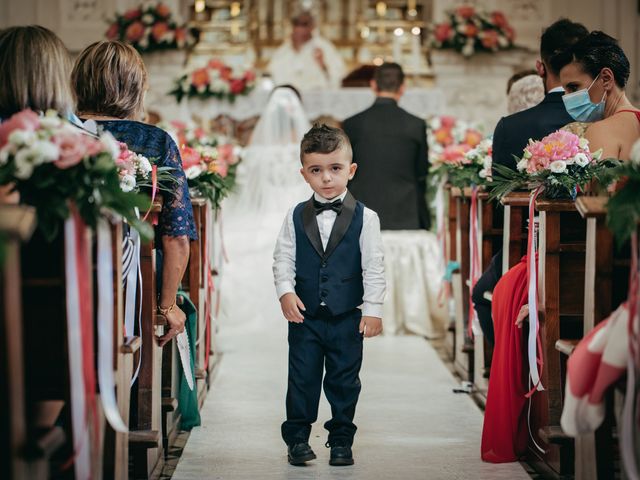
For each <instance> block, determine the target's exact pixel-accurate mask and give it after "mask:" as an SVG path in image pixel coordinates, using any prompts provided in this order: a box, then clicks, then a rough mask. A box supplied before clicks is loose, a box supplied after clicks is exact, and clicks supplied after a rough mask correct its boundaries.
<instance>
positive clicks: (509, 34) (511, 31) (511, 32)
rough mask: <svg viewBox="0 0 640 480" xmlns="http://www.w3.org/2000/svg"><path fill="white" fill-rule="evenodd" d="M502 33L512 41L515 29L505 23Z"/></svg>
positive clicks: (514, 36)
mask: <svg viewBox="0 0 640 480" xmlns="http://www.w3.org/2000/svg"><path fill="white" fill-rule="evenodd" d="M503 30H504V34H505V35H506V36H507V39H508V40H509V41H510V42H511V43H513V41H514V40H515V38H516V31H515V30H514V29H513V27H511V26H510V25H507V26H505V27H504V28H503Z"/></svg>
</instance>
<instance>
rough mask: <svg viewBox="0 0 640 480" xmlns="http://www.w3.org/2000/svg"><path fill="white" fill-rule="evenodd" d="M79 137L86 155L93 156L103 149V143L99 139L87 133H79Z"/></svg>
mask: <svg viewBox="0 0 640 480" xmlns="http://www.w3.org/2000/svg"><path fill="white" fill-rule="evenodd" d="M81 137H82V143H83V146H84V149H85V155H86V156H89V157H93V156H95V155H98V154H99V153H102V152H103V151H104V145H103V144H102V142H100V140H96V139H95V138H93V137H90V136H89V135H81Z"/></svg>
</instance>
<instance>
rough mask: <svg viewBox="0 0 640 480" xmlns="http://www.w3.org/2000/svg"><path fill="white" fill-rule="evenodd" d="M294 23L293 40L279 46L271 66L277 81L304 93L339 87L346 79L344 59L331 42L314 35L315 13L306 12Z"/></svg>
mask: <svg viewBox="0 0 640 480" xmlns="http://www.w3.org/2000/svg"><path fill="white" fill-rule="evenodd" d="M291 23H292V24H293V31H292V32H291V38H290V39H288V40H285V42H284V43H283V44H282V45H281V46H280V47H278V49H277V50H276V51H275V52H274V54H273V57H272V59H271V62H270V63H269V67H268V70H269V73H270V74H271V78H272V79H273V82H274V83H275V84H276V85H287V84H288V85H293V86H294V87H296V88H297V89H298V90H302V91H305V90H321V89H329V88H339V87H340V84H341V81H342V78H343V77H344V76H345V65H344V60H343V59H342V57H341V56H340V53H339V52H338V50H337V49H336V47H335V46H334V45H333V44H332V43H331V42H330V41H329V40H326V39H324V38H322V37H321V36H320V35H319V34H317V33H316V32H314V28H315V21H314V19H313V16H312V15H311V13H309V12H306V11H305V12H302V13H300V14H298V15H296V16H295V17H293V18H292V19H291Z"/></svg>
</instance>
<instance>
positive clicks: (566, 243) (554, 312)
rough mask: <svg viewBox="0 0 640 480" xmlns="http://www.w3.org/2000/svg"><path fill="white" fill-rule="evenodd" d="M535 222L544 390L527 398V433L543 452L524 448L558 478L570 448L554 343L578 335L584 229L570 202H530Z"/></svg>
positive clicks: (569, 465) (567, 469) (567, 468)
mask: <svg viewBox="0 0 640 480" xmlns="http://www.w3.org/2000/svg"><path fill="white" fill-rule="evenodd" d="M536 210H537V212H538V213H539V217H540V226H539V254H538V255H539V267H538V292H539V293H538V296H539V299H540V300H539V302H540V304H539V318H540V337H541V343H542V353H543V357H544V367H543V370H542V375H541V380H542V385H543V386H544V387H545V390H544V391H542V392H536V393H535V394H534V396H533V397H532V413H531V430H532V433H533V435H534V436H535V437H536V442H537V443H538V444H540V445H542V446H543V448H544V449H545V453H544V454H541V453H540V452H539V451H537V449H536V448H535V446H533V445H530V448H529V459H530V461H531V462H532V463H534V464H536V463H538V462H544V463H545V464H546V465H548V466H549V467H550V468H552V469H553V471H554V472H556V473H557V474H560V475H564V474H568V473H572V471H573V442H572V441H570V439H567V438H566V437H565V436H564V435H563V434H562V432H561V429H560V428H559V425H560V415H561V413H562V395H563V391H562V373H561V362H560V353H559V352H558V351H557V350H556V349H555V345H556V342H557V341H558V340H559V339H561V338H563V339H567V340H576V339H579V338H581V337H582V335H583V313H584V291H583V289H582V288H575V287H573V286H576V285H583V282H584V278H585V249H586V245H585V237H586V226H585V223H584V221H583V220H582V218H581V217H580V214H579V213H578V212H577V210H576V207H575V204H574V202H573V201H571V200H544V199H539V200H537V201H536ZM530 443H531V442H530Z"/></svg>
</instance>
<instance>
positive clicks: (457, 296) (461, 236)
mask: <svg viewBox="0 0 640 480" xmlns="http://www.w3.org/2000/svg"><path fill="white" fill-rule="evenodd" d="M451 196H452V197H453V198H454V199H455V215H456V225H455V245H456V261H457V262H458V263H459V264H460V270H459V271H458V272H456V273H454V274H453V278H452V290H453V298H454V300H455V306H456V307H455V308H456V327H455V328H456V341H455V344H456V352H455V360H454V367H455V369H456V372H457V373H458V375H460V377H461V378H462V380H468V381H470V382H473V381H474V378H473V374H474V358H475V354H474V349H473V341H472V340H471V339H470V338H469V336H468V333H467V330H468V317H469V302H470V301H471V298H470V296H469V287H468V285H467V283H466V281H467V279H468V278H469V267H470V258H469V210H470V206H471V204H470V202H469V197H468V195H465V192H464V191H461V190H460V189H459V188H456V187H453V188H452V189H451Z"/></svg>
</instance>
